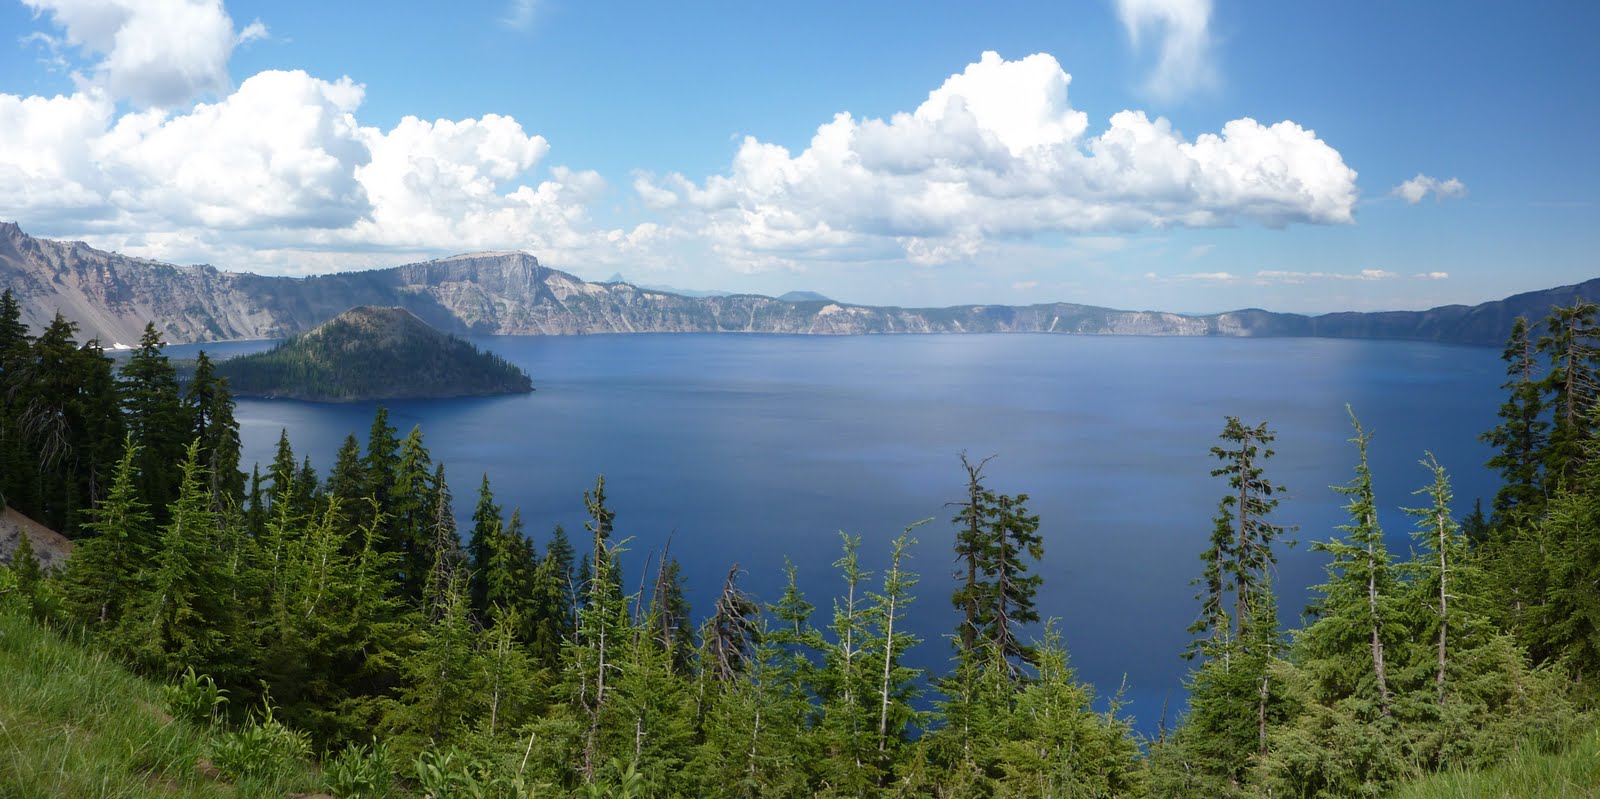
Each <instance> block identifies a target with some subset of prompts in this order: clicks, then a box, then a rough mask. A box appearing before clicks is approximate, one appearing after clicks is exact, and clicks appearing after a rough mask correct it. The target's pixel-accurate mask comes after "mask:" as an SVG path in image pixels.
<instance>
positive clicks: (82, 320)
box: [0, 223, 1600, 346]
mask: <svg viewBox="0 0 1600 799" xmlns="http://www.w3.org/2000/svg"><path fill="white" fill-rule="evenodd" d="M3 288H10V289H11V290H12V291H13V292H15V293H16V295H17V296H18V297H19V298H20V299H21V301H22V305H23V308H24V313H25V320H26V321H27V322H28V323H30V324H31V325H33V326H34V328H35V329H38V328H39V327H42V326H43V325H44V324H45V323H47V322H48V321H49V320H50V318H51V317H53V316H54V314H55V313H56V312H57V311H58V310H59V311H60V312H61V313H62V314H64V315H66V317H67V318H69V319H71V320H73V321H75V322H77V323H78V324H79V325H80V327H81V331H82V332H81V336H82V337H83V338H89V337H92V336H98V337H99V338H100V339H101V341H102V342H103V343H104V344H106V345H107V346H111V345H112V344H114V343H125V344H132V343H134V342H136V341H137V340H138V338H139V332H140V331H141V330H142V329H143V328H144V324H145V322H146V321H150V320H154V321H155V323H156V326H157V327H158V328H160V330H161V331H162V333H163V335H164V336H166V338H167V340H168V341H170V342H174V343H187V342H198V341H216V340H227V339H252V338H283V337H287V336H292V335H295V334H298V333H302V332H305V331H307V330H310V329H311V328H313V327H315V326H316V325H318V324H321V323H322V322H325V321H327V320H328V319H331V318H332V317H334V316H335V315H337V314H339V313H340V312H342V311H344V310H345V309H347V308H351V307H354V306H358V305H377V306H393V307H400V308H405V309H406V310H409V311H411V312H412V313H414V314H416V315H417V317H419V318H420V319H422V320H423V321H425V322H427V323H428V324H429V325H432V326H433V327H436V328H438V329H440V330H444V331H448V332H452V333H478V334H500V335H560V334H574V333H633V332H753V333H813V334H854V333H1011V332H1018V333H1071V334H1079V335H1147V336H1328V337H1337V338H1396V339H1415V340H1423V341H1439V342H1449V343H1460V344H1475V345H1498V344H1500V343H1502V342H1503V341H1504V339H1505V335H1506V332H1507V331H1508V330H1509V329H1510V324H1511V320H1512V319H1513V318H1515V317H1516V316H1517V315H1519V314H1520V315H1527V316H1529V317H1531V318H1540V317H1543V316H1544V315H1545V314H1546V313H1548V311H1549V309H1550V306H1551V305H1553V304H1565V303H1570V302H1571V301H1572V299H1573V298H1574V297H1577V296H1583V297H1588V298H1600V279H1596V280H1591V281H1588V282H1585V283H1582V284H1580V285H1577V286H1565V287H1562V288H1557V289H1550V290H1547V291H1540V292H1532V293H1529V294H1520V295H1517V296H1515V297H1511V298H1508V299H1506V300H1501V301H1498V302H1490V303H1484V304H1482V305H1476V306H1471V307H1468V306H1463V305H1449V306H1443V307H1440V308H1434V309H1432V310H1428V311H1397V312H1389V313H1338V314H1328V315H1324V316H1314V317H1312V316H1302V315H1299V314H1281V313H1272V312H1268V311H1262V310H1257V309H1248V310H1242V311H1231V312H1228V313H1220V314H1211V315H1206V316H1186V315H1181V314H1173V313H1162V312H1156V311H1119V310H1113V309H1110V308H1099V307H1095V306H1091V305H1076V304H1072V303H1049V304H1042V305H1027V306H1004V305H962V306H956V307H951V308H886V307H869V306H861V305H850V304H848V303H841V302H834V301H829V300H825V299H818V300H783V299H774V298H771V297H763V296H757V295H749V294H735V295H730V296H722V297H686V296H682V295H678V294H672V293H668V292H664V291H653V290H649V289H642V288H639V287H637V286H633V285H631V284H628V283H589V282H585V281H584V280H582V279H579V278H578V277H575V276H573V275H570V274H567V273H565V272H561V271H558V270H555V269H549V268H546V267H544V266H541V265H540V264H539V262H538V260H537V259H535V258H534V257H533V256H531V255H527V254H525V253H519V252H511V253H476V254H471V255H458V256H455V257H452V258H445V259H442V260H437V261H429V262H427V263H420V264H410V265H407V266H399V267H394V268H390V269H377V270H372V271H367V272H344V273H338V274H331V275H321V276H317V277H310V278H291V277H269V276H263V275H253V274H247V273H235V272H223V271H220V270H218V269H215V268H213V267H210V266H174V265H171V264H163V263H157V262H154V261H147V260H143V259H138V258H129V257H127V256H123V255H119V254H116V253H108V252H103V251H100V250H96V249H94V248H92V247H89V246H88V245H86V244H83V243H82V242H59V241H50V240H47V239H38V238H34V237H32V236H29V235H27V234H26V233H23V232H22V230H21V229H20V228H19V227H18V226H17V225H15V224H7V223H0V289H3Z"/></svg>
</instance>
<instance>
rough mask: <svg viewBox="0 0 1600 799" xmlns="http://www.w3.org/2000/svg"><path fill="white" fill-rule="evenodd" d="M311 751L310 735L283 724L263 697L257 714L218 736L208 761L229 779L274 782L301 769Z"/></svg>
mask: <svg viewBox="0 0 1600 799" xmlns="http://www.w3.org/2000/svg"><path fill="white" fill-rule="evenodd" d="M310 754H311V739H310V737H308V736H307V735H306V734H305V733H303V732H298V731H296V730H291V729H289V728H288V727H285V726H283V724H282V723H280V722H279V721H278V720H277V718H275V717H274V716H273V711H272V705H271V703H270V702H268V701H266V700H263V701H262V705H261V713H260V714H259V715H257V714H254V713H252V714H251V716H250V718H249V720H248V721H247V722H245V725H244V726H243V727H241V728H239V729H238V730H234V731H232V732H227V733H223V734H222V735H221V736H219V737H218V738H217V740H216V742H215V743H214V744H213V745H212V748H211V761H212V763H214V764H215V765H216V767H217V770H218V771H221V772H222V774H223V776H225V777H227V778H229V779H231V780H241V779H256V780H261V781H264V782H269V783H276V782H280V781H282V780H283V779H285V778H286V777H288V776H289V775H291V774H294V773H295V772H296V771H298V770H300V769H303V768H304V761H305V759H306V758H307V757H308V756H310Z"/></svg>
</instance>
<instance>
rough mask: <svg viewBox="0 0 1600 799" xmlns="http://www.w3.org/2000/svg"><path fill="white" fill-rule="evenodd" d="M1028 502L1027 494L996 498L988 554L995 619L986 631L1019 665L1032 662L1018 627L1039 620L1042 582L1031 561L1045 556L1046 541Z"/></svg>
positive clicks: (1001, 649)
mask: <svg viewBox="0 0 1600 799" xmlns="http://www.w3.org/2000/svg"><path fill="white" fill-rule="evenodd" d="M1027 502H1028V495H1027V494H1018V495H1016V497H1011V496H1008V495H1005V494H1000V495H999V496H998V497H996V503H995V504H996V508H997V511H998V512H997V514H996V516H995V520H994V526H993V528H992V529H993V533H994V535H993V538H992V539H991V541H990V545H989V552H988V556H989V572H988V574H989V575H990V576H991V578H992V579H993V581H994V589H993V593H994V619H993V620H992V621H991V622H990V624H989V629H987V630H984V631H983V632H984V634H985V638H987V639H988V640H989V641H992V642H994V644H995V646H997V647H999V649H1000V652H1001V654H1002V655H1003V656H1005V657H1006V658H1007V659H1010V660H1013V661H1016V662H1018V663H1031V662H1032V661H1033V648H1032V647H1031V646H1029V645H1028V644H1025V643H1023V641H1022V639H1021V637H1020V636H1019V635H1018V632H1019V630H1018V628H1019V627H1020V626H1021V625H1024V624H1030V623H1033V622H1037V621H1039V611H1038V610H1037V609H1036V608H1035V607H1034V600H1035V596H1036V595H1037V594H1038V593H1039V584H1040V582H1042V579H1043V578H1041V577H1040V576H1039V575H1037V574H1029V573H1028V561H1029V560H1033V561H1038V560H1040V559H1042V558H1043V557H1044V540H1043V539H1042V538H1040V536H1039V517H1038V516H1037V515H1030V514H1029V513H1028V509H1027Z"/></svg>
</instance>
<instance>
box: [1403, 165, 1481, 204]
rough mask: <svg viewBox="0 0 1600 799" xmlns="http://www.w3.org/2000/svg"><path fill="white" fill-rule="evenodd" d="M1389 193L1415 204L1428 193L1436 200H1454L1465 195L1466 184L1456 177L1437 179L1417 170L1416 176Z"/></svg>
mask: <svg viewBox="0 0 1600 799" xmlns="http://www.w3.org/2000/svg"><path fill="white" fill-rule="evenodd" d="M1389 193H1390V194H1391V195H1393V196H1395V197H1399V198H1401V199H1403V200H1405V201H1406V202H1407V203H1409V204H1411V205H1416V204H1417V203H1419V202H1422V199H1423V198H1424V197H1427V196H1428V195H1429V194H1432V195H1433V196H1434V199H1436V200H1455V199H1460V198H1462V197H1465V196H1467V184H1465V183H1462V182H1461V181H1460V180H1457V179H1456V178H1449V179H1446V180H1439V179H1438V178H1433V177H1429V176H1427V175H1424V174H1422V173H1421V172H1418V173H1417V176H1416V177H1414V178H1412V179H1410V180H1408V181H1406V182H1404V183H1401V184H1400V185H1398V186H1396V187H1394V188H1393V189H1391V190H1390V192H1389Z"/></svg>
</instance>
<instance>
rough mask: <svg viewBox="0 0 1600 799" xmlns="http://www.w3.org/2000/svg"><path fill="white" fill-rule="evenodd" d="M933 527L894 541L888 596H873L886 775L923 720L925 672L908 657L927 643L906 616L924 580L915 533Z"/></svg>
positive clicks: (880, 736)
mask: <svg viewBox="0 0 1600 799" xmlns="http://www.w3.org/2000/svg"><path fill="white" fill-rule="evenodd" d="M1023 498H1024V499H1025V498H1026V495H1024V496H1023ZM1002 507H1004V506H1002ZM929 521H932V520H931V519H924V520H923V521H920V522H917V523H916V524H913V525H911V526H910V527H907V528H906V530H905V532H903V533H901V534H900V536H899V537H898V538H896V539H895V540H894V543H893V545H892V550H891V553H890V555H889V568H888V570H887V571H885V572H884V574H883V592H882V593H877V594H872V595H871V601H872V610H871V611H870V615H871V618H872V623H873V627H874V628H875V635H874V638H875V639H876V641H875V643H877V644H878V647H877V649H878V651H876V652H875V653H874V660H875V661H876V663H875V664H874V672H875V673H876V677H877V680H876V681H877V691H876V693H877V697H876V698H877V705H878V723H877V735H876V736H875V737H876V740H877V747H878V756H879V758H880V761H881V766H880V767H881V768H882V769H883V771H884V773H885V774H886V775H887V774H889V773H892V771H893V767H894V762H895V759H896V758H895V753H896V751H897V750H898V748H899V747H900V746H902V745H903V744H904V743H905V742H906V737H905V736H906V734H907V730H908V729H909V728H910V727H911V726H912V725H913V724H914V723H915V722H916V720H917V719H918V717H919V715H920V714H918V713H917V712H916V711H915V710H914V709H913V708H912V703H913V701H914V700H915V698H916V696H917V683H918V682H919V681H920V679H921V677H922V672H921V670H920V669H914V668H910V667H908V666H906V665H905V664H904V663H903V661H904V658H905V654H906V652H907V651H909V650H910V649H911V647H913V646H916V645H917V643H918V642H919V641H920V640H921V639H919V638H918V637H917V636H916V635H914V634H912V633H910V632H908V631H907V630H906V624H905V616H906V614H907V608H908V607H909V606H910V604H911V602H912V600H913V596H912V594H911V589H912V588H915V587H916V585H917V582H918V577H917V575H916V573H915V572H912V571H910V570H908V569H906V568H905V561H906V559H907V558H908V557H909V554H908V552H909V549H910V547H912V546H915V545H916V543H917V540H916V539H915V538H912V537H911V531H912V530H913V529H915V528H916V527H918V526H920V525H922V524H926V523H927V522H929ZM1002 585H1003V584H1002ZM1000 610H1001V616H1000V618H1002V619H1003V618H1004V615H1003V614H1004V604H1002V605H1001V608H1000ZM1035 618H1037V616H1036V617H1035ZM997 645H998V646H999V647H1000V651H1002V652H1004V651H1005V648H1004V643H1003V642H997ZM1020 648H1021V647H1019V649H1020ZM1030 649H1031V648H1030ZM879 664H881V665H879Z"/></svg>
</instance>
